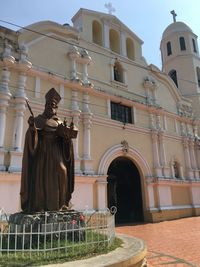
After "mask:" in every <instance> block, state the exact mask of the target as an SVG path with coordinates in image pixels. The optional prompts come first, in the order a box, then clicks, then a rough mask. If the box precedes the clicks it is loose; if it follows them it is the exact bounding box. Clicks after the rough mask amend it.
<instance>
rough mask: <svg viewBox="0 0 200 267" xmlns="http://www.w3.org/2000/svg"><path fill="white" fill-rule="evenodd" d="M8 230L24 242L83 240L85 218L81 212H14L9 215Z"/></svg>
mask: <svg viewBox="0 0 200 267" xmlns="http://www.w3.org/2000/svg"><path fill="white" fill-rule="evenodd" d="M9 231H10V233H12V236H13V238H16V236H18V238H21V239H22V240H21V241H22V242H24V244H25V245H26V244H27V245H29V243H30V240H31V242H32V243H35V242H36V243H37V242H42V240H44V239H45V241H48V240H50V241H52V240H66V241H72V242H80V241H84V240H85V218H84V216H83V214H82V213H81V212H78V211H74V210H70V211H47V212H37V213H34V214H25V213H22V212H20V213H15V214H12V215H10V217H9Z"/></svg>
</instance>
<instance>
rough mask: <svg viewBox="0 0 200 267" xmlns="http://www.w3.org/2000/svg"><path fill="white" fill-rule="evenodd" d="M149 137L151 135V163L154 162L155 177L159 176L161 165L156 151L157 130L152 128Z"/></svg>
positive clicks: (160, 174)
mask: <svg viewBox="0 0 200 267" xmlns="http://www.w3.org/2000/svg"><path fill="white" fill-rule="evenodd" d="M151 137H152V149H153V164H154V170H155V175H156V176H157V177H161V176H162V167H161V165H160V158H159V152H158V131H156V130H152V131H151Z"/></svg>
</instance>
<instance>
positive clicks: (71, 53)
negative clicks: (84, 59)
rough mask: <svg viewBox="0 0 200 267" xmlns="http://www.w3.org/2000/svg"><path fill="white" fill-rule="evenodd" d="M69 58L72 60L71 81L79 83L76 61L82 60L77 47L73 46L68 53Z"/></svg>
mask: <svg viewBox="0 0 200 267" xmlns="http://www.w3.org/2000/svg"><path fill="white" fill-rule="evenodd" d="M67 55H68V57H69V58H70V59H71V71H70V79H71V80H72V81H79V78H78V76H77V69H76V61H77V60H78V59H79V58H80V56H81V55H80V53H79V51H78V48H77V47H76V46H74V45H73V46H71V47H70V50H69V52H68V54H67Z"/></svg>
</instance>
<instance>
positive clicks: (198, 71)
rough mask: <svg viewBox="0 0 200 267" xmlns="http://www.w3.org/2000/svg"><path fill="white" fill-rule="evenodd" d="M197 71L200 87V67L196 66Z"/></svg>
mask: <svg viewBox="0 0 200 267" xmlns="http://www.w3.org/2000/svg"><path fill="white" fill-rule="evenodd" d="M196 72H197V83H198V86H199V87H200V68H199V67H197V68H196Z"/></svg>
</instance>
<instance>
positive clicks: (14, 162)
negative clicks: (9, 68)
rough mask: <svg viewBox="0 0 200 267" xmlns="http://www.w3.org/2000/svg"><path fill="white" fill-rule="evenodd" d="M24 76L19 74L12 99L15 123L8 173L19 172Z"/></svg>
mask: <svg viewBox="0 0 200 267" xmlns="http://www.w3.org/2000/svg"><path fill="white" fill-rule="evenodd" d="M25 84H26V76H25V74H24V73H20V75H19V80H18V89H17V91H16V93H15V98H14V105H15V106H14V109H15V112H16V113H15V122H14V131H13V144H12V150H11V151H10V167H9V171H10V172H19V171H21V162H22V151H23V147H22V137H23V130H24V112H25V110H26V94H25Z"/></svg>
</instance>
